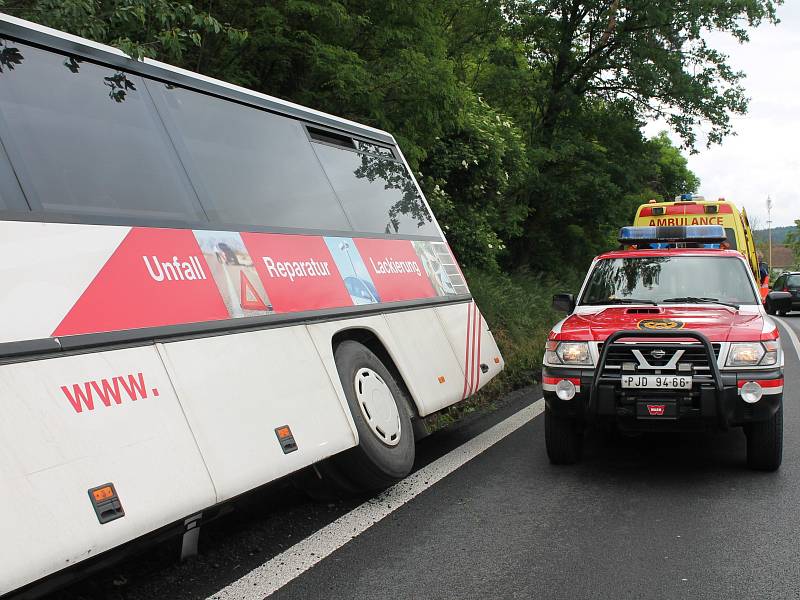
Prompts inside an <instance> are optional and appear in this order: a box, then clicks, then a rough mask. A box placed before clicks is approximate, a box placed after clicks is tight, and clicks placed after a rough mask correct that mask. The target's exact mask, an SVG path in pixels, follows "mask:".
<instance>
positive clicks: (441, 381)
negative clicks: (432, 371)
mask: <svg viewBox="0 0 800 600" xmlns="http://www.w3.org/2000/svg"><path fill="white" fill-rule="evenodd" d="M438 379H439V383H444V382H445V379H444V375H439V377H438Z"/></svg>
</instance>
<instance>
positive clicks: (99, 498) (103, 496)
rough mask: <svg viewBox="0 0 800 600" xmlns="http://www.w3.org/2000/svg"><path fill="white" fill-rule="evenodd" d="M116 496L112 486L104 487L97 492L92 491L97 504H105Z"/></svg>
mask: <svg viewBox="0 0 800 600" xmlns="http://www.w3.org/2000/svg"><path fill="white" fill-rule="evenodd" d="M113 496H114V489H113V488H112V487H111V486H110V485H106V486H103V487H101V488H98V489H96V490H92V497H93V498H94V499H95V502H103V501H104V500H108V499H109V498H111V497H113Z"/></svg>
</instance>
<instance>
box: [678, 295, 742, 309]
mask: <svg viewBox="0 0 800 600" xmlns="http://www.w3.org/2000/svg"><path fill="white" fill-rule="evenodd" d="M662 302H687V303H689V304H721V305H722V306H730V307H731V308H733V309H736V310H739V305H738V304H734V303H733V302H725V301H724V300H720V299H719V298H698V297H696V296H683V297H678V298H666V299H664V300H662Z"/></svg>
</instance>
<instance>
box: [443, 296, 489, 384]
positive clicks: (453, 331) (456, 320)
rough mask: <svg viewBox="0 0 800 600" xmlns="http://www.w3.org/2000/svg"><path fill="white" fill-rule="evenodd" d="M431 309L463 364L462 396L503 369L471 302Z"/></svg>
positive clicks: (487, 329) (485, 325) (487, 331)
mask: <svg viewBox="0 0 800 600" xmlns="http://www.w3.org/2000/svg"><path fill="white" fill-rule="evenodd" d="M435 310H436V313H437V315H438V316H439V320H440V321H441V323H442V326H443V328H444V331H445V333H446V334H447V338H448V340H450V344H451V345H452V347H453V350H454V351H455V354H456V356H457V357H458V359H459V361H460V362H461V364H462V365H463V369H464V380H463V385H462V388H463V397H464V398H466V397H468V396H471V395H472V394H474V393H475V392H477V391H478V390H479V389H480V388H482V387H483V386H484V385H486V384H487V383H489V381H490V380H491V379H492V378H493V377H494V376H495V375H497V374H498V373H499V372H500V371H502V370H503V365H504V363H503V357H502V356H501V355H500V351H499V350H498V348H497V344H496V342H495V340H494V336H493V335H492V332H491V331H490V330H489V326H488V324H487V323H486V320H485V319H484V318H483V316H482V315H481V312H480V310H479V309H478V307H477V305H476V304H475V302H469V303H465V304H453V305H448V306H437V307H436V309H435ZM484 370H485V372H484Z"/></svg>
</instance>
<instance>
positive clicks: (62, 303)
mask: <svg viewBox="0 0 800 600" xmlns="http://www.w3.org/2000/svg"><path fill="white" fill-rule="evenodd" d="M0 273H1V274H2V278H3V282H2V286H0V407H2V417H1V418H0V565H2V567H0V596H2V595H4V594H8V593H11V592H15V593H16V592H19V591H20V590H22V591H23V592H24V591H25V590H29V589H32V588H31V587H29V586H31V585H32V584H36V583H39V584H40V583H41V582H42V580H43V578H46V579H44V581H46V582H52V581H53V577H52V576H53V574H57V576H56V578H57V579H59V578H60V579H63V578H65V577H68V576H69V575H70V574H71V573H72V572H73V571H74V570H80V568H81V566H86V565H87V564H91V563H86V562H85V561H87V559H93V557H96V556H98V555H101V554H102V553H106V552H107V551H109V550H111V549H113V548H116V547H118V546H120V545H123V544H126V543H128V542H130V541H132V540H140V539H141V538H142V537H143V536H148V537H149V535H150V534H154V532H155V533H158V532H163V531H165V530H171V529H172V528H173V527H178V528H184V527H185V528H187V529H191V528H196V527H197V526H198V525H199V523H200V522H201V521H200V520H201V519H202V515H203V512H204V511H205V514H206V515H207V514H208V513H209V510H214V508H215V507H219V506H221V505H223V504H224V503H225V502H227V501H229V500H231V499H233V498H235V497H237V496H239V495H241V494H243V493H245V492H248V491H249V490H252V489H254V488H256V487H257V486H260V485H263V484H265V483H267V482H270V481H273V480H275V479H278V478H280V477H283V476H286V475H288V474H290V473H294V472H297V471H299V470H301V469H306V468H307V467H309V466H311V465H314V469H315V471H316V472H317V473H320V474H321V476H326V477H329V478H330V479H331V480H332V481H333V482H334V483H336V484H338V485H340V486H342V487H345V488H349V489H358V490H374V489H380V488H382V487H385V486H388V485H390V484H392V483H393V482H395V481H397V480H398V479H400V478H402V477H403V476H405V475H406V474H407V473H408V472H409V470H410V469H411V467H412V463H413V460H414V432H415V423H419V421H420V419H422V418H423V417H425V416H426V415H430V414H431V413H434V412H436V411H439V410H442V409H443V408H445V407H447V406H450V405H452V404H454V403H456V402H459V401H461V400H463V399H465V398H466V397H468V396H470V395H471V394H473V393H474V392H476V391H477V390H478V389H480V388H481V387H482V386H483V385H485V384H486V383H487V382H488V381H489V380H490V379H491V378H492V377H494V376H495V375H497V374H498V373H499V372H500V370H501V369H502V368H503V359H502V357H501V356H500V353H499V351H498V349H497V346H496V344H495V341H494V339H493V337H492V334H491V333H490V331H489V329H488V327H487V325H486V323H485V321H484V320H483V319H482V318H481V313H480V312H479V311H478V309H477V307H476V306H475V304H474V302H473V301H472V298H471V296H470V293H469V290H468V288H467V285H466V283H465V281H464V278H463V276H462V274H461V271H460V269H459V267H458V266H457V264H456V261H455V260H454V258H453V256H452V254H451V252H450V250H449V247H448V245H447V242H446V241H445V238H444V235H443V234H442V230H441V229H440V228H439V226H438V225H437V223H436V220H435V219H434V217H433V215H432V214H431V212H430V208H429V206H428V204H427V202H426V201H425V198H424V197H423V195H422V192H421V190H420V188H419V186H418V184H417V182H416V180H415V179H414V176H413V174H412V173H411V172H410V171H409V168H408V165H407V164H406V162H405V160H404V158H403V156H402V154H401V152H400V150H399V148H398V147H397V143H396V141H395V139H394V138H393V137H392V136H391V135H390V134H388V133H386V132H384V131H379V130H376V129H373V128H370V127H365V126H363V125H359V124H357V123H353V122H350V121H347V120H344V119H340V118H337V117H334V116H331V115H328V114H323V113H321V112H317V111H314V110H311V109H307V108H304V107H302V106H298V105H295V104H291V103H288V102H283V101H281V100H278V99H275V98H272V97H269V96H265V95H263V94H259V93H255V92H252V91H249V90H247V89H243V88H240V87H236V86H233V85H229V84H226V83H224V82H222V81H217V80H213V79H210V78H208V77H204V76H202V75H198V74H195V73H190V72H187V71H184V70H181V69H178V68H175V67H172V66H169V65H165V64H161V63H158V62H155V61H150V60H145V61H144V62H140V61H136V60H132V59H130V58H129V57H127V56H125V55H124V54H123V53H121V52H120V51H118V50H116V49H114V48H110V47H106V46H103V45H99V44H96V43H94V42H91V41H88V40H85V39H81V38H78V37H75V36H72V35H67V34H64V33H61V32H58V31H55V30H52V29H48V28H44V27H41V26H38V25H35V24H33V23H29V22H26V21H21V20H19V19H16V18H13V17H9V16H0ZM104 556H108V554H106V555H104ZM81 563H83V565H82V564H81ZM65 570H66V571H65Z"/></svg>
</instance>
